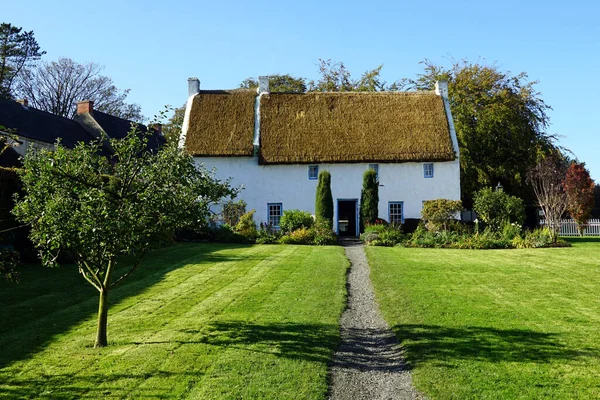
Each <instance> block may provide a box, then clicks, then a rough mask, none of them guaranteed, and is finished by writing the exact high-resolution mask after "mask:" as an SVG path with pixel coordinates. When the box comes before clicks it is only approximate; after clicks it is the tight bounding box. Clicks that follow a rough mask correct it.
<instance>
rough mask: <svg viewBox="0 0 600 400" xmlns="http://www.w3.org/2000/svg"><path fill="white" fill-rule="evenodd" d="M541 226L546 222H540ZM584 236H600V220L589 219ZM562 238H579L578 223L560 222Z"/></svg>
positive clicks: (565, 220)
mask: <svg viewBox="0 0 600 400" xmlns="http://www.w3.org/2000/svg"><path fill="white" fill-rule="evenodd" d="M540 225H541V226H544V225H546V220H544V219H542V220H540ZM583 226H584V230H583V236H600V219H588V221H587V224H584V225H583ZM559 235H560V236H579V230H578V229H577V223H576V222H575V220H574V219H561V220H560V233H559Z"/></svg>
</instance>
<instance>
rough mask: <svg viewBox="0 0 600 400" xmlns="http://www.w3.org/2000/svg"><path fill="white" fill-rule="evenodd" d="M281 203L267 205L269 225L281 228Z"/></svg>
mask: <svg viewBox="0 0 600 400" xmlns="http://www.w3.org/2000/svg"><path fill="white" fill-rule="evenodd" d="M281 210H282V206H281V203H268V204H267V215H268V216H269V225H271V226H273V227H275V228H279V221H281Z"/></svg>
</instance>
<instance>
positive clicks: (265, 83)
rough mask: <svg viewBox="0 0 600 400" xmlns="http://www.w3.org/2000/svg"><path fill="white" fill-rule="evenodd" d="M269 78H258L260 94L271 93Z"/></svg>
mask: <svg viewBox="0 0 600 400" xmlns="http://www.w3.org/2000/svg"><path fill="white" fill-rule="evenodd" d="M269 92H270V88H269V77H268V76H259V77H258V93H259V94H260V93H269Z"/></svg>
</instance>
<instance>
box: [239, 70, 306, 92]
mask: <svg viewBox="0 0 600 400" xmlns="http://www.w3.org/2000/svg"><path fill="white" fill-rule="evenodd" d="M240 87H241V88H244V89H256V88H258V81H257V80H256V79H254V78H246V79H244V81H243V82H242V83H241V84H240ZM269 91H271V92H273V93H304V92H306V79H304V78H295V77H293V76H291V75H289V74H284V75H281V74H273V75H269Z"/></svg>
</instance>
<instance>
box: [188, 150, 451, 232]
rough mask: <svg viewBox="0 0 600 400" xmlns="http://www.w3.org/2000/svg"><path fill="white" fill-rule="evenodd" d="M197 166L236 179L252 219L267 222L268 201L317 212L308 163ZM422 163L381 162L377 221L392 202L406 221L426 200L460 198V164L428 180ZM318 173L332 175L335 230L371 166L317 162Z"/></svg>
mask: <svg viewBox="0 0 600 400" xmlns="http://www.w3.org/2000/svg"><path fill="white" fill-rule="evenodd" d="M196 163H198V164H203V165H204V166H205V167H206V168H208V169H212V168H216V177H217V178H218V179H222V180H224V179H227V178H229V177H231V178H233V179H232V185H233V186H239V185H243V186H244V189H243V190H242V192H241V194H240V196H239V197H238V198H240V199H243V200H244V201H245V202H246V203H247V204H248V205H247V210H248V211H249V210H252V209H255V210H256V214H255V215H254V220H255V222H256V223H257V224H258V223H260V222H267V221H268V218H267V203H282V206H283V210H289V209H300V210H304V211H308V212H310V213H311V214H313V215H314V213H315V195H316V189H317V182H318V180H309V179H308V165H300V164H294V165H258V160H257V158H256V157H253V158H250V157H203V158H196ZM423 164H424V163H414V162H411V163H400V164H398V163H393V164H379V183H380V185H381V186H380V187H379V217H380V218H383V219H385V220H388V219H389V217H388V202H390V201H402V202H404V204H403V211H404V218H420V217H421V209H422V203H423V200H434V199H439V198H445V199H451V200H460V168H459V162H458V160H455V161H449V162H434V163H433V165H434V176H433V178H425V177H424V173H423ZM318 166H319V172H321V171H324V170H327V171H329V172H330V173H331V192H332V195H333V204H334V228H335V225H336V223H335V221H336V220H337V200H338V199H346V200H350V199H357V200H359V201H360V191H361V188H362V180H363V174H364V172H365V171H366V170H367V168H368V166H369V164H367V163H360V164H318Z"/></svg>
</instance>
